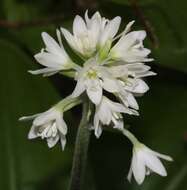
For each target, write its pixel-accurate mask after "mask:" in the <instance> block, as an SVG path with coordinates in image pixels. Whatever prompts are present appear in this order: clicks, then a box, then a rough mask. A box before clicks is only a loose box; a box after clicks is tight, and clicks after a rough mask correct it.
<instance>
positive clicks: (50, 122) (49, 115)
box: [20, 108, 67, 150]
mask: <svg viewBox="0 0 187 190" xmlns="http://www.w3.org/2000/svg"><path fill="white" fill-rule="evenodd" d="M30 119H34V120H33V124H32V127H31V129H30V132H29V134H28V138H29V139H34V138H37V137H41V138H42V139H44V138H46V140H47V144H48V146H49V148H51V147H53V146H55V144H56V143H57V142H58V141H59V140H60V142H61V145H62V150H64V147H65V144H66V134H67V125H66V123H65V121H64V120H63V113H62V112H60V111H58V110H57V109H55V108H51V109H49V110H48V111H46V112H44V113H40V114H36V115H33V116H26V117H21V118H20V120H21V121H22V120H30Z"/></svg>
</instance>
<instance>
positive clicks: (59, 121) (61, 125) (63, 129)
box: [56, 115, 67, 135]
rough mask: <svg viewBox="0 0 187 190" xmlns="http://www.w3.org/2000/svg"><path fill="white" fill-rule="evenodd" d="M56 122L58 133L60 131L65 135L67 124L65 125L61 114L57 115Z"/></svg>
mask: <svg viewBox="0 0 187 190" xmlns="http://www.w3.org/2000/svg"><path fill="white" fill-rule="evenodd" d="M56 124H57V127H58V130H59V131H60V133H62V134H63V135H66V134H67V125H66V123H65V121H64V120H63V118H62V115H59V116H58V117H57V118H56Z"/></svg>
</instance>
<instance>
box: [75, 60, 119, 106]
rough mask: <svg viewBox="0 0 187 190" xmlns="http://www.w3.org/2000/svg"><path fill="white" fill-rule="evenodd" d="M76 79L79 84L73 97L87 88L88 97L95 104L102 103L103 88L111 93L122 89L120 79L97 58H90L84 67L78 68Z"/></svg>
mask: <svg viewBox="0 0 187 190" xmlns="http://www.w3.org/2000/svg"><path fill="white" fill-rule="evenodd" d="M75 79H76V80H77V85H76V87H75V89H74V91H73V93H72V97H78V96H79V95H80V94H82V93H83V92H84V91H85V90H86V92H87V95H88V97H89V98H90V100H91V101H92V102H93V103H94V104H99V103H100V101H101V98H102V94H103V89H104V90H106V91H108V92H111V93H115V92H118V91H119V90H120V89H119V86H118V81H117V80H116V79H115V78H114V77H112V75H111V74H110V72H109V71H108V68H107V67H104V66H102V65H99V64H98V63H97V60H96V59H90V60H88V61H87V62H86V63H84V67H83V68H81V69H80V70H78V74H77V76H76V78H75Z"/></svg>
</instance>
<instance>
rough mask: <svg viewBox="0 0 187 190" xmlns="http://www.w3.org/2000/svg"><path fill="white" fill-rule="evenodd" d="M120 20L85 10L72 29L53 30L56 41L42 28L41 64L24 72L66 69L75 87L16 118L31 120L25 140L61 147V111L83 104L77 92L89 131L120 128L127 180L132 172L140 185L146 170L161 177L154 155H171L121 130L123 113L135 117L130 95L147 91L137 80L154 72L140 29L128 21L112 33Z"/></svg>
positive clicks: (98, 132)
mask: <svg viewBox="0 0 187 190" xmlns="http://www.w3.org/2000/svg"><path fill="white" fill-rule="evenodd" d="M120 23H121V18H120V17H119V16H117V17H115V18H114V19H112V20H109V19H106V18H104V17H101V15H100V14H99V12H96V13H95V14H94V15H93V16H92V17H91V18H89V16H88V12H87V11H86V13H85V18H84V19H83V18H82V17H80V16H76V17H75V19H74V22H73V32H72V33H70V32H69V31H68V30H67V29H65V28H61V29H60V30H57V39H58V41H56V40H54V39H53V38H52V37H51V36H50V35H49V34H47V33H45V32H43V33H42V38H43V41H44V43H45V48H44V49H42V50H41V52H40V53H38V54H36V55H35V59H36V60H37V61H38V62H39V63H40V64H41V65H43V66H44V67H45V68H42V69H39V70H36V71H29V72H30V73H32V74H43V76H51V75H54V74H56V73H61V74H63V73H64V72H66V75H67V73H69V76H70V77H73V78H74V80H75V81H76V86H75V89H74V91H73V92H72V94H71V95H69V96H68V97H67V98H65V99H63V100H62V101H60V102H59V103H57V104H56V105H55V106H53V107H52V108H50V109H49V110H48V111H46V112H44V113H40V114H36V115H34V116H28V117H22V118H20V120H27V119H33V125H32V127H31V130H30V132H29V135H28V138H29V139H33V138H36V137H41V138H42V139H44V138H45V139H46V140H47V143H48V146H49V147H53V146H54V145H55V144H56V143H57V142H58V141H59V140H60V142H61V145H62V149H64V147H65V144H66V134H67V125H66V123H65V121H64V120H63V113H64V112H65V111H67V110H69V109H71V108H72V107H74V106H76V105H78V104H80V103H84V99H83V96H84V97H85V96H86V97H88V99H89V101H90V104H93V105H94V110H93V109H92V110H91V114H93V121H89V122H91V123H92V127H91V129H92V130H94V131H95V136H96V137H97V138H99V137H100V135H101V134H102V130H103V126H108V127H113V128H114V129H118V130H119V131H121V132H122V133H123V134H124V135H125V136H127V137H128V138H129V139H130V140H131V142H132V143H133V145H134V148H133V158H132V164H131V168H130V172H129V175H128V179H129V180H130V178H131V175H132V174H133V175H134V177H135V179H136V181H137V182H138V183H139V184H141V183H142V182H143V180H144V177H145V175H148V174H149V173H150V172H156V173H158V174H160V175H162V176H166V170H165V168H164V167H163V165H162V163H161V161H160V160H159V159H158V157H160V158H163V159H166V160H172V159H171V158H170V157H169V156H165V155H161V154H159V153H156V152H154V151H152V150H150V149H149V148H147V147H146V146H145V145H143V144H141V143H140V142H139V141H138V140H137V139H136V138H135V137H134V136H133V135H132V134H131V133H130V132H129V131H127V130H126V129H125V128H124V124H123V114H130V115H136V116H137V115H139V112H138V110H139V106H138V103H137V101H136V98H135V97H137V96H140V95H143V94H144V93H146V92H147V91H148V90H149V87H148V85H147V84H146V83H145V81H144V80H143V78H144V77H147V76H152V75H155V73H154V72H152V71H150V66H148V65H146V63H147V62H150V61H152V60H153V59H151V58H149V57H148V55H149V54H150V50H149V49H147V48H145V47H144V45H143V40H144V39H145V37H146V32H145V31H143V30H140V31H131V27H132V25H133V23H134V21H132V22H130V23H128V24H127V26H126V28H125V29H124V30H123V31H122V32H121V33H119V34H117V33H118V30H119V27H120ZM62 35H63V36H64V38H65V39H66V41H67V43H68V44H69V46H70V48H71V49H72V50H73V52H74V53H75V54H77V56H79V57H80V58H81V59H82V62H83V63H77V62H76V61H73V59H72V58H70V56H69V55H68V53H67V52H66V51H65V49H64V46H63V43H62V39H61V36H62ZM109 94H110V98H109ZM111 98H112V100H111Z"/></svg>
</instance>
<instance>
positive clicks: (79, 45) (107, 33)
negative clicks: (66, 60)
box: [61, 11, 121, 58]
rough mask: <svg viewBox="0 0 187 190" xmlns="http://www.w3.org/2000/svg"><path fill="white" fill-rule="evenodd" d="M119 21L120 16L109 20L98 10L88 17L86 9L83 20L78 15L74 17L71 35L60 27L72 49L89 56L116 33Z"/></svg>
mask: <svg viewBox="0 0 187 190" xmlns="http://www.w3.org/2000/svg"><path fill="white" fill-rule="evenodd" d="M120 22H121V18H120V17H115V18H114V19H112V20H111V21H109V20H107V19H105V18H102V17H101V15H100V14H99V12H96V13H95V14H94V15H93V16H92V17H91V19H90V18H89V17H88V12H87V11H86V13H85V21H84V20H83V18H82V17H80V16H79V15H77V16H76V17H75V19H74V22H73V35H72V34H71V33H70V32H69V31H68V30H66V29H65V28H61V31H62V33H63V35H64V37H65V38H66V40H67V42H68V43H69V45H70V46H71V48H72V49H74V51H76V52H78V53H79V54H80V55H81V56H83V57H87V58H89V57H91V56H92V55H93V54H94V53H96V51H97V48H98V47H99V48H102V47H103V46H104V45H105V43H106V42H107V41H108V40H111V39H112V38H113V37H114V36H115V35H116V33H117V31H118V29H119V26H120Z"/></svg>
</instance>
